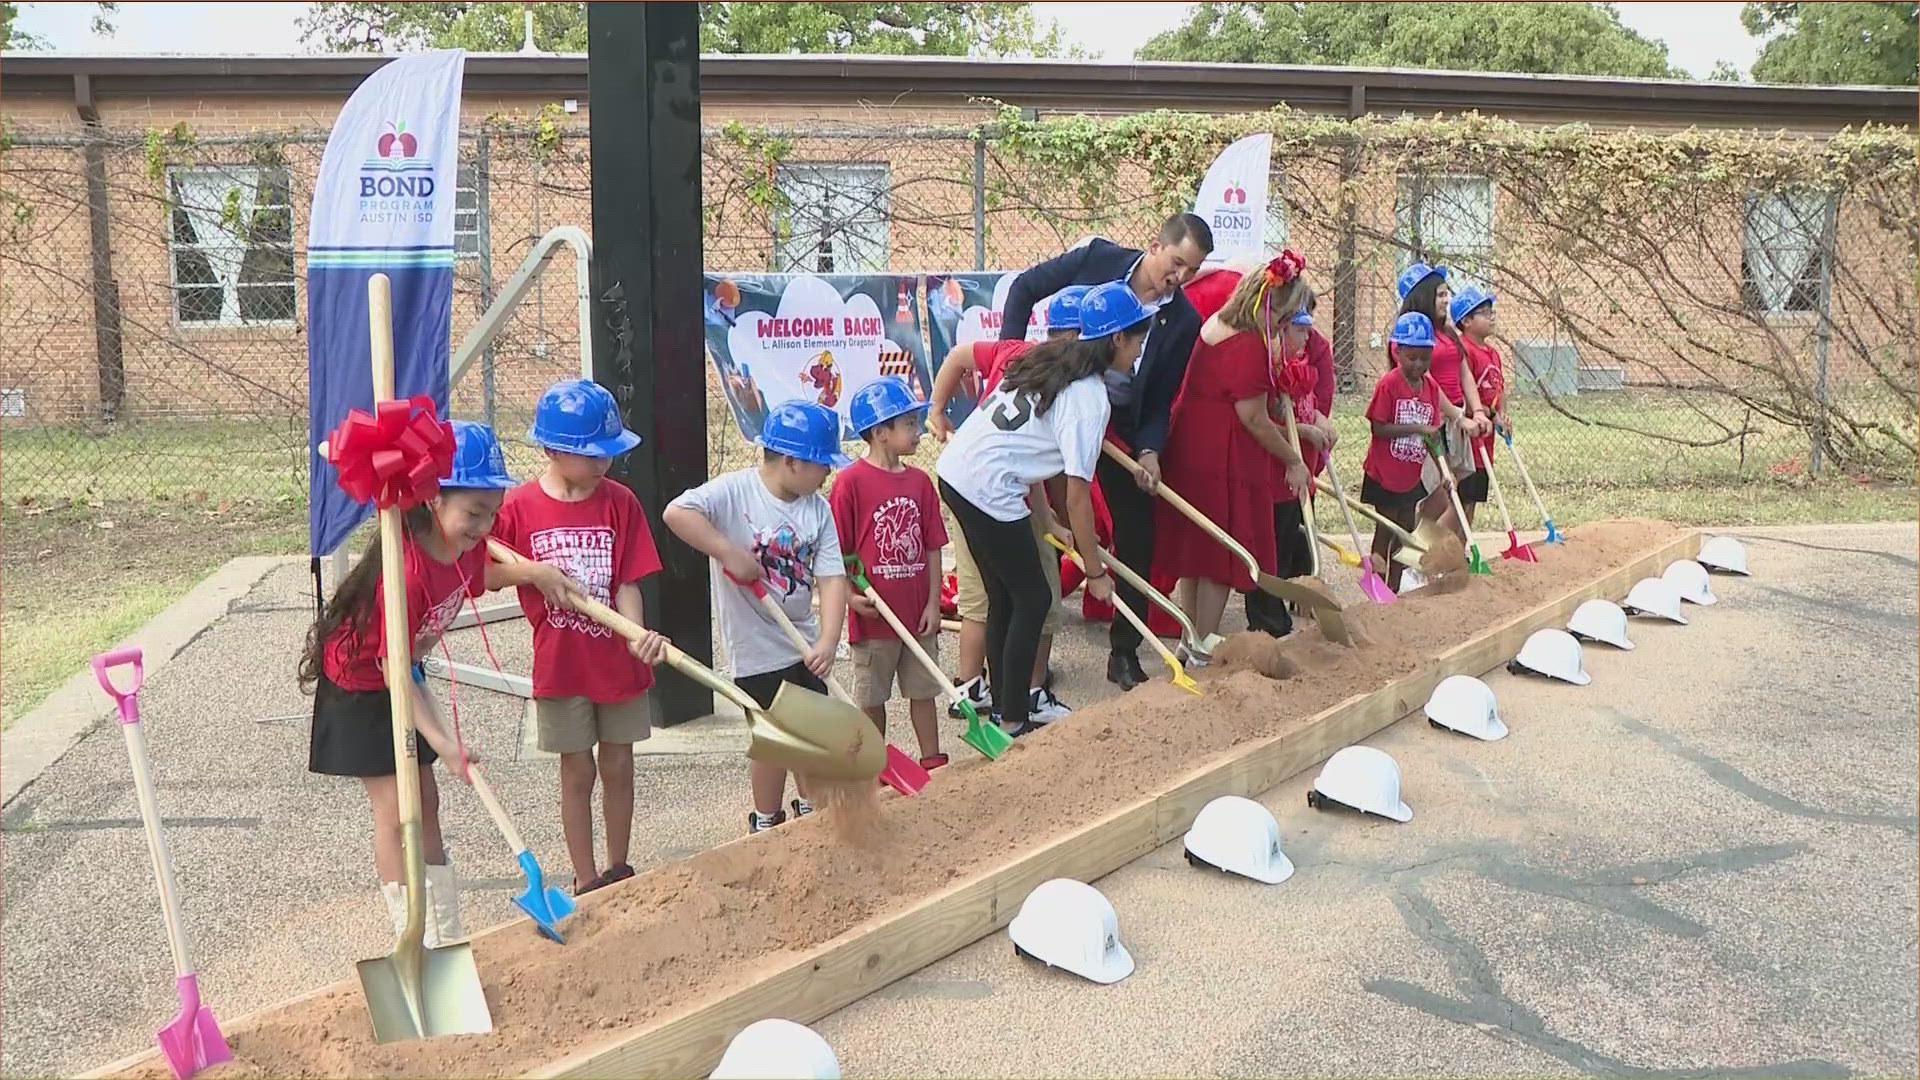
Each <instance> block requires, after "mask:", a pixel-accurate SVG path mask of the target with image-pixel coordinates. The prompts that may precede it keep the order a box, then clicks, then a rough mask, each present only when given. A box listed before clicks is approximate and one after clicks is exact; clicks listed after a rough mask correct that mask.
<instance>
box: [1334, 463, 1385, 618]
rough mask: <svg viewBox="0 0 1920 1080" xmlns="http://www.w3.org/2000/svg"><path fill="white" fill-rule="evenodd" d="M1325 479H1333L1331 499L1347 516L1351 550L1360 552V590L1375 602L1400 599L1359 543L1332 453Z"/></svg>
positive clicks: (1381, 602) (1350, 509)
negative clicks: (1376, 569)
mask: <svg viewBox="0 0 1920 1080" xmlns="http://www.w3.org/2000/svg"><path fill="white" fill-rule="evenodd" d="M1327 479H1329V480H1332V481H1333V501H1334V502H1337V503H1339V504H1340V512H1341V513H1342V514H1345V515H1346V518H1347V534H1348V535H1349V536H1351V537H1352V538H1353V550H1355V551H1358V552H1359V553H1360V591H1361V592H1363V593H1365V594H1366V597H1367V599H1369V600H1371V601H1373V602H1374V603H1376V604H1391V603H1394V602H1396V601H1398V600H1399V599H1400V597H1399V596H1397V595H1395V593H1394V591H1393V590H1392V589H1391V588H1388V587H1387V582H1386V579H1384V578H1382V577H1381V576H1380V575H1379V574H1376V573H1374V571H1373V556H1372V555H1371V554H1369V553H1368V551H1369V549H1367V548H1366V547H1364V546H1362V545H1361V543H1360V530H1359V529H1358V528H1356V527H1355V526H1354V524H1353V508H1352V507H1350V506H1348V505H1347V490H1346V489H1345V488H1343V487H1341V486H1340V474H1339V473H1337V472H1335V471H1334V470H1333V455H1332V454H1328V455H1327Z"/></svg>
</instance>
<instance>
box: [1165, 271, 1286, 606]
mask: <svg viewBox="0 0 1920 1080" xmlns="http://www.w3.org/2000/svg"><path fill="white" fill-rule="evenodd" d="M1303 268H1304V261H1303V260H1302V259H1301V258H1300V257H1299V256H1298V255H1295V254H1294V253H1293V252H1291V251H1288V252H1284V253H1283V254H1282V255H1281V256H1280V257H1279V258H1277V259H1274V260H1273V261H1272V262H1270V263H1268V264H1267V265H1266V266H1265V267H1263V268H1261V269H1260V270H1257V271H1255V272H1253V273H1250V274H1248V275H1246V276H1245V277H1243V278H1242V279H1241V280H1240V282H1239V284H1238V285H1236V286H1235V288H1234V290H1233V294H1232V296H1231V297H1229V298H1228V300H1227V302H1226V305H1225V306H1224V307H1222V308H1221V309H1220V310H1219V311H1218V312H1217V313H1215V314H1214V315H1213V316H1211V317H1210V318H1208V319H1207V321H1206V323H1205V325H1203V326H1202V327H1201V328H1200V338H1199V340H1198V341H1197V342H1195V344H1194V348H1193V357H1192V359H1191V361H1190V362H1189V364H1188V366H1187V379H1186V382H1185V384H1183V385H1182V386H1181V388H1180V397H1179V398H1178V399H1177V400H1176V401H1175V402H1174V406H1173V426H1172V428H1171V430H1170V431H1169V433H1168V435H1167V450H1166V453H1165V455H1164V460H1165V462H1166V464H1165V466H1164V469H1165V471H1164V473H1163V477H1162V478H1163V479H1164V480H1165V481H1166V483H1167V486H1169V487H1171V488H1172V489H1173V490H1175V491H1178V492H1179V493H1180V494H1181V495H1183V496H1185V497H1186V499H1187V501H1188V502H1190V503H1192V504H1193V505H1194V507H1195V508H1196V509H1198V510H1199V511H1200V512H1201V513H1202V514H1204V515H1206V516H1207V518H1208V519H1209V520H1211V521H1212V522H1213V523H1214V524H1216V525H1218V526H1220V527H1221V528H1222V529H1225V530H1226V532H1227V533H1228V535H1230V536H1232V537H1233V538H1234V539H1235V540H1238V541H1239V542H1240V543H1241V544H1242V545H1243V546H1245V547H1246V548H1247V550H1248V551H1250V552H1252V553H1253V557H1254V560H1255V561H1256V562H1257V563H1258V564H1259V565H1260V568H1261V570H1262V571H1264V572H1268V573H1271V572H1272V571H1273V568H1274V535H1273V506H1274V501H1275V497H1274V496H1275V484H1276V477H1275V476H1274V469H1273V467H1272V465H1271V464H1270V462H1271V461H1272V459H1275V458H1277V459H1279V460H1280V461H1281V462H1283V463H1284V464H1285V470H1284V474H1283V475H1284V477H1285V479H1284V480H1281V481H1279V482H1281V483H1285V484H1287V485H1288V486H1289V487H1291V488H1292V489H1293V490H1295V491H1298V492H1304V491H1305V490H1306V489H1307V485H1308V483H1309V481H1308V479H1307V471H1306V466H1305V463H1304V462H1303V460H1302V459H1301V456H1300V451H1299V449H1298V448H1297V447H1296V446H1294V445H1293V443H1292V442H1290V441H1289V440H1288V439H1287V437H1286V432H1284V431H1283V430H1281V429H1280V428H1278V427H1276V426H1275V425H1274V422H1273V419H1272V417H1271V416H1270V415H1269V412H1268V410H1269V408H1270V406H1271V403H1272V400H1273V362H1274V358H1275V356H1276V355H1277V353H1276V350H1277V349H1278V348H1279V346H1280V326H1281V325H1282V324H1284V323H1285V322H1286V321H1287V319H1289V318H1291V317H1292V315H1293V313H1294V312H1296V311H1298V310H1299V309H1300V307H1301V305H1302V304H1303V302H1304V301H1305V298H1306V291H1307V286H1306V283H1305V282H1304V281H1302V280H1301V278H1300V271H1301V270H1302V269H1303ZM1155 513H1156V519H1155V522H1154V527H1155V530H1156V533H1157V539H1156V541H1155V558H1154V568H1155V570H1156V572H1157V573H1159V574H1162V575H1170V576H1173V577H1176V578H1178V579H1179V582H1180V584H1179V588H1178V593H1179V601H1180V606H1181V607H1182V608H1183V609H1184V610H1185V611H1186V612H1187V615H1188V616H1189V617H1190V618H1191V619H1192V620H1193V625H1194V631H1195V632H1196V633H1197V634H1199V635H1200V636H1201V637H1205V636H1206V635H1208V634H1211V633H1214V632H1215V631H1217V630H1218V629H1219V628H1220V615H1221V612H1222V611H1223V610H1225V608H1226V603H1227V593H1228V591H1229V590H1231V589H1236V588H1237V589H1242V590H1244V589H1251V588H1252V587H1253V585H1254V581H1253V575H1252V574H1251V573H1250V572H1249V571H1248V569H1247V566H1246V564H1245V563H1243V562H1241V561H1240V559H1239V558H1237V557H1236V556H1235V555H1234V554H1233V553H1232V552H1230V551H1228V550H1227V549H1226V547H1225V546H1223V545H1222V544H1221V543H1220V542H1219V541H1218V540H1215V539H1214V538H1213V537H1211V536H1209V535H1207V534H1206V533H1205V532H1204V531H1202V530H1201V529H1200V528H1199V527H1198V526H1197V525H1194V524H1193V523H1192V522H1190V521H1188V520H1187V518H1186V517H1185V516H1184V515H1182V514H1180V513H1179V512H1177V511H1175V510H1174V509H1173V508H1172V507H1171V506H1169V505H1167V504H1166V503H1165V502H1162V503H1160V505H1159V507H1158V509H1157V510H1156V512H1155Z"/></svg>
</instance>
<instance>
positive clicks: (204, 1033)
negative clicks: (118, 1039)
mask: <svg viewBox="0 0 1920 1080" xmlns="http://www.w3.org/2000/svg"><path fill="white" fill-rule="evenodd" d="M177 985H178V989H179V991H180V1015H179V1016H176V1017H174V1018H173V1022H172V1023H170V1024H168V1025H167V1026H166V1027H163V1028H161V1029H160V1030H159V1032H158V1033H156V1034H155V1036H154V1041H155V1042H158V1043H159V1044H160V1052H161V1053H162V1054H164V1055H166V1058H167V1064H168V1065H170V1066H172V1067H173V1075H174V1076H176V1077H179V1080H187V1078H188V1077H190V1076H192V1075H194V1074H195V1073H197V1072H199V1071H201V1070H202V1069H207V1068H211V1067H212V1066H215V1065H219V1064H222V1063H224V1062H228V1061H232V1060H233V1051H232V1050H229V1049H228V1048H227V1037H226V1036H225V1035H222V1034H221V1033H220V1024H219V1023H218V1022H217V1021H215V1020H214V1018H213V1010H212V1009H209V1008H207V1007H206V1006H204V1005H202V1004H200V985H199V980H198V977H197V976H193V975H182V976H181V977H180V978H179V979H178V980H177Z"/></svg>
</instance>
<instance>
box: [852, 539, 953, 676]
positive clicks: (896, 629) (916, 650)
mask: <svg viewBox="0 0 1920 1080" xmlns="http://www.w3.org/2000/svg"><path fill="white" fill-rule="evenodd" d="M848 558H849V559H853V560H856V562H855V563H849V566H852V565H856V564H857V560H858V558H859V557H858V556H852V555H850V556H848ZM855 579H856V580H858V581H862V582H865V581H866V574H865V573H859V574H856V575H855ZM860 592H861V593H862V594H864V595H865V596H866V598H867V599H869V600H871V601H873V606H874V607H875V608H877V609H878V610H879V612H880V617H881V618H883V619H885V620H887V625H888V626H891V627H893V633H894V635H895V636H896V637H898V638H899V639H900V644H902V645H904V646H906V649H907V651H908V652H910V653H912V654H913V658H914V659H915V660H918V661H919V662H920V666H921V667H924V668H926V669H927V674H929V675H931V676H933V678H934V681H935V682H938V683H939V684H940V685H941V686H944V687H946V690H945V691H943V692H942V693H941V695H940V700H941V704H943V705H951V704H953V703H954V702H956V701H958V700H960V694H959V692H958V691H957V690H955V689H954V686H953V680H952V679H949V678H947V673H946V672H944V671H941V670H940V665H939V664H936V663H934V662H933V657H931V656H928V655H927V650H925V649H923V648H921V647H920V640H919V639H918V638H916V637H914V636H913V635H912V634H910V633H908V632H907V627H906V625H905V624H904V623H902V622H901V621H900V616H898V615H895V614H894V613H893V609H892V608H890V607H888V606H887V602H886V601H885V600H882V599H880V593H879V592H878V591H876V590H875V589H874V587H873V585H872V583H870V582H869V583H866V584H863V585H861V586H860Z"/></svg>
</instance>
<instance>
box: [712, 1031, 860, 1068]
mask: <svg viewBox="0 0 1920 1080" xmlns="http://www.w3.org/2000/svg"><path fill="white" fill-rule="evenodd" d="M711 1080H840V1060H839V1059H838V1058H836V1057H834V1056H833V1047H831V1046H828V1045H827V1040H825V1039H823V1038H821V1037H820V1036H819V1034H818V1033H816V1032H815V1031H814V1030H813V1029H812V1028H810V1027H807V1026H806V1025H804V1024H796V1023H794V1022H793V1021H791V1020H755V1021H754V1022H753V1023H751V1024H748V1025H747V1026H746V1027H743V1028H741V1029H740V1033H739V1034H738V1035H735V1036H734V1037H733V1041H732V1042H730V1043H728V1044H727V1052H726V1053H725V1054H723V1055H721V1057H720V1064H718V1065H716V1066H714V1069H713V1073H712V1074H711Z"/></svg>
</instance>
